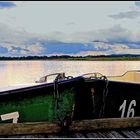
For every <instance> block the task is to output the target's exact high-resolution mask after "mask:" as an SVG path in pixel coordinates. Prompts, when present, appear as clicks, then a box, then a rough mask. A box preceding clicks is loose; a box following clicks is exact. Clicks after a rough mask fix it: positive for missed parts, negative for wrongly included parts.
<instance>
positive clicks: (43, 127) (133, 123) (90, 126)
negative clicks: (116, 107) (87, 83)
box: [0, 117, 140, 135]
mask: <svg viewBox="0 0 140 140" xmlns="http://www.w3.org/2000/svg"><path fill="white" fill-rule="evenodd" d="M138 127H140V117H134V118H105V119H94V120H81V121H73V122H72V123H71V125H70V126H69V131H70V132H79V131H94V130H110V129H119V128H120V129H122V128H138ZM60 131H61V127H60V126H59V125H58V123H48V122H35V123H17V124H12V123H5V124H0V135H28V134H50V133H59V132H60Z"/></svg>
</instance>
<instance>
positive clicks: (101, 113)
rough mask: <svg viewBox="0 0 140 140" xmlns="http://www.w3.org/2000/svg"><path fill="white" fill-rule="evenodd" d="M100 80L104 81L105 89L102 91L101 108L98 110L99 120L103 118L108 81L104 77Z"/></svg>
mask: <svg viewBox="0 0 140 140" xmlns="http://www.w3.org/2000/svg"><path fill="white" fill-rule="evenodd" d="M101 79H103V80H105V88H104V90H103V98H102V99H103V106H102V107H101V110H100V113H99V117H100V118H103V116H104V111H105V106H106V98H107V95H108V83H109V81H108V79H107V77H106V76H102V77H101Z"/></svg>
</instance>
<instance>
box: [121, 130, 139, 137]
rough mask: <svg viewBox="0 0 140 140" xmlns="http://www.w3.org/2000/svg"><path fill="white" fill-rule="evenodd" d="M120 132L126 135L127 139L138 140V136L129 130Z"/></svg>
mask: <svg viewBox="0 0 140 140" xmlns="http://www.w3.org/2000/svg"><path fill="white" fill-rule="evenodd" d="M121 132H122V133H123V134H124V135H126V136H127V137H128V138H140V136H139V135H138V134H136V133H135V132H134V131H132V130H131V131H130V130H122V131H121Z"/></svg>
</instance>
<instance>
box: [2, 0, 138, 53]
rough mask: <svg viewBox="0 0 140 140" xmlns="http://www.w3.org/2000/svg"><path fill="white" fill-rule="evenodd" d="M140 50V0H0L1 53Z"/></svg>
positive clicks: (120, 51) (123, 51)
mask: <svg viewBox="0 0 140 140" xmlns="http://www.w3.org/2000/svg"><path fill="white" fill-rule="evenodd" d="M124 53H127V54H140V1H1V2H0V56H28V55H63V54H67V55H102V54H105V55H106V54H124Z"/></svg>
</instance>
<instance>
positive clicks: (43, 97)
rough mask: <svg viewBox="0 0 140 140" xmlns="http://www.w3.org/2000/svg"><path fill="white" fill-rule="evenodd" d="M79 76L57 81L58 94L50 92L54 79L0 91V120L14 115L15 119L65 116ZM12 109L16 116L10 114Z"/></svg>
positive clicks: (60, 117) (8, 120) (26, 120)
mask: <svg viewBox="0 0 140 140" xmlns="http://www.w3.org/2000/svg"><path fill="white" fill-rule="evenodd" d="M80 79H81V78H74V79H72V80H66V81H63V82H58V83H57V86H58V89H57V90H58V93H57V94H58V95H55V93H54V83H51V84H42V85H38V86H33V87H28V88H23V89H17V90H10V91H6V92H2V93H1V94H0V115H1V120H0V123H7V122H12V121H13V118H15V117H17V119H18V120H17V123H20V122H39V121H48V122H55V121H58V120H59V119H61V120H63V119H65V117H66V116H68V117H69V118H71V117H72V113H73V106H74V101H75V88H76V86H75V85H77V83H79V82H80ZM11 113H14V114H13V115H12V116H11V118H9V117H8V115H11ZM15 113H18V115H19V116H14V115H15ZM3 116H4V117H3ZM3 118H4V119H3ZM5 118H7V119H5ZM8 118H9V119H8Z"/></svg>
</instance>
